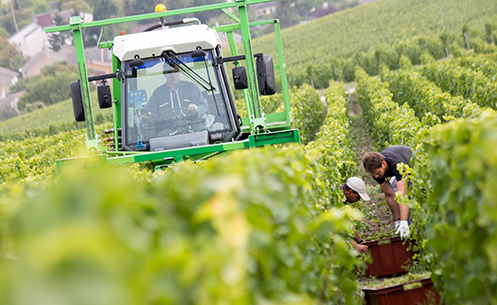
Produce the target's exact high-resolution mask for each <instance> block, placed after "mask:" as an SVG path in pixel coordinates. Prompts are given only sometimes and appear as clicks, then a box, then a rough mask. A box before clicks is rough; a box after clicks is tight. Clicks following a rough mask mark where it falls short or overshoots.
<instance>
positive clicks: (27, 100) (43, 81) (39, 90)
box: [17, 63, 78, 110]
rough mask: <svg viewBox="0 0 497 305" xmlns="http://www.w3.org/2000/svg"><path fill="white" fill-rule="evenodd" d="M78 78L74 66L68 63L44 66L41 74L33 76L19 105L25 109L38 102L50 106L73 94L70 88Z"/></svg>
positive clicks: (20, 108)
mask: <svg viewBox="0 0 497 305" xmlns="http://www.w3.org/2000/svg"><path fill="white" fill-rule="evenodd" d="M77 78H78V75H77V72H76V71H75V70H74V67H73V66H69V65H67V64H66V63H62V64H55V65H52V66H50V67H47V68H44V69H43V70H42V73H41V75H39V76H36V77H34V78H32V79H31V80H30V81H29V83H28V84H27V85H26V92H25V93H24V94H23V95H22V96H21V97H20V99H19V102H18V104H17V107H18V108H19V110H24V109H26V108H27V107H28V105H29V104H33V103H36V102H42V103H43V105H45V106H48V105H52V104H56V103H59V102H61V101H63V100H66V99H68V98H69V97H70V94H71V92H70V90H68V88H70V86H71V83H72V82H73V81H74V80H75V79H77Z"/></svg>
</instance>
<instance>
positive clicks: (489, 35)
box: [485, 23, 495, 45]
mask: <svg viewBox="0 0 497 305" xmlns="http://www.w3.org/2000/svg"><path fill="white" fill-rule="evenodd" d="M494 29H495V26H494V25H493V24H490V23H486V24H485V34H486V35H485V36H486V38H487V42H488V43H489V44H491V45H493V44H494V38H493V35H492V32H493V31H494Z"/></svg>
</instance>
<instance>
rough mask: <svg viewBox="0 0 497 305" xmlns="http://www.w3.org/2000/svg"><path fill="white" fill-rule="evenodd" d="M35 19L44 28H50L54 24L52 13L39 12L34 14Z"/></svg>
mask: <svg viewBox="0 0 497 305" xmlns="http://www.w3.org/2000/svg"><path fill="white" fill-rule="evenodd" d="M34 20H35V22H36V23H38V25H39V26H41V27H42V28H48V27H51V26H54V23H53V21H52V14H51V13H43V14H38V15H36V16H34Z"/></svg>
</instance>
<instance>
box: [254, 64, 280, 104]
mask: <svg viewBox="0 0 497 305" xmlns="http://www.w3.org/2000/svg"><path fill="white" fill-rule="evenodd" d="M256 65H257V83H258V84H259V93H260V94H261V95H273V94H275V93H276V81H275V80H274V66H273V58H272V57H271V56H269V55H262V56H257V60H256Z"/></svg>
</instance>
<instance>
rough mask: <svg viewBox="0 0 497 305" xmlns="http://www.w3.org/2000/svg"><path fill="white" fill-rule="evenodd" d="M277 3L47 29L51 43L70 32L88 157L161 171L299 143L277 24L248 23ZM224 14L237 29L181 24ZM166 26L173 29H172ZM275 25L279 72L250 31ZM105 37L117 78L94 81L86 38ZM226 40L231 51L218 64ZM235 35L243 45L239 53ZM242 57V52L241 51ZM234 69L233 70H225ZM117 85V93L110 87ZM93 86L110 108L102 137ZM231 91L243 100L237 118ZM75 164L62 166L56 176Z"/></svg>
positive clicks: (240, 3) (75, 20)
mask: <svg viewBox="0 0 497 305" xmlns="http://www.w3.org/2000/svg"><path fill="white" fill-rule="evenodd" d="M269 1H272V0H235V1H229V2H226V3H219V4H211V5H204V6H198V7H192V8H185V9H178V10H173V11H167V10H166V8H165V6H164V5H158V6H157V7H156V10H155V11H156V12H155V13H149V14H143V15H137V16H127V17H120V18H114V19H108V20H98V21H93V22H88V23H86V22H84V21H83V20H82V18H81V17H80V16H74V17H71V20H70V24H69V25H66V26H58V27H53V28H47V29H46V32H47V33H54V32H61V31H72V33H73V38H74V46H75V49H76V60H77V68H78V75H79V79H78V80H77V81H75V82H73V83H72V84H71V96H72V101H73V110H74V117H75V119H76V121H84V122H85V126H86V147H87V148H88V150H90V151H93V152H95V153H94V155H95V156H96V157H97V159H98V160H102V161H103V162H104V163H106V164H125V163H131V162H149V163H150V164H152V165H153V166H154V168H155V169H157V168H162V167H167V166H169V165H171V164H174V163H177V162H181V161H183V160H192V161H200V160H205V159H207V158H211V157H213V156H216V155H219V154H223V153H227V152H229V151H233V150H238V149H247V148H255V147H261V146H265V145H274V144H280V143H290V142H297V143H298V142H299V141H300V140H299V133H298V130H296V129H292V128H291V121H292V116H291V107H290V97H289V92H288V82H287V78H286V66H285V62H284V57H283V43H282V41H281V30H280V24H279V20H277V19H274V20H265V21H258V22H254V23H251V22H249V20H248V11H247V6H248V5H252V4H258V3H261V2H269ZM209 10H221V11H222V12H223V13H225V14H226V15H227V16H228V17H229V18H231V19H232V20H233V23H232V24H225V25H216V26H208V25H205V24H201V23H200V21H199V20H198V19H196V18H191V17H189V18H183V19H180V18H178V16H180V15H185V14H186V15H190V16H191V14H195V13H197V12H204V11H209ZM166 18H168V20H166ZM150 19H155V20H158V21H159V22H158V23H154V24H153V25H151V26H150V27H149V28H147V29H146V30H145V31H144V32H139V33H132V34H127V33H125V32H124V31H123V32H121V35H118V36H116V37H114V39H113V40H111V41H101V40H100V39H101V38H102V37H103V29H104V27H105V26H111V25H116V24H121V23H126V22H135V21H145V20H150ZM263 24H266V25H273V26H274V34H275V42H276V52H274V50H273V51H270V50H269V51H268V52H272V54H276V58H275V60H276V63H273V58H272V57H271V56H269V55H267V54H263V53H260V52H259V53H254V50H253V49H252V39H251V34H250V27H252V26H258V25H263ZM92 27H101V31H102V33H101V35H100V39H99V41H98V47H99V48H102V49H103V48H107V49H109V50H112V55H113V56H112V71H113V72H112V73H109V74H104V75H95V76H88V74H87V73H88V71H87V67H86V59H85V52H84V45H83V41H84V40H83V31H82V30H83V29H85V28H92ZM220 33H224V34H225V35H226V38H227V40H228V43H229V46H228V47H226V48H225V49H223V51H224V52H225V53H226V52H230V53H231V54H229V56H226V54H222V52H221V51H222V50H221V43H220V41H221V40H220V36H219V35H220ZM235 35H239V36H240V37H241V43H240V44H239V45H237V43H236V42H235V38H234V37H235ZM242 47H243V51H242V52H240V50H241V49H242ZM228 69H229V70H228ZM275 70H278V71H279V75H278V76H279V77H278V80H279V81H280V83H279V90H280V91H281V94H280V95H279V97H280V101H279V102H280V105H281V107H278V111H279V112H273V113H265V112H264V109H263V108H262V107H261V102H260V98H261V96H263V95H272V94H274V93H275V92H276V90H277V87H278V86H277V83H276V79H277V78H275ZM108 80H111V82H112V84H111V85H112V86H110V85H109V84H108V83H107V81H108ZM95 81H97V82H99V81H101V82H102V84H101V85H99V86H97V92H98V101H99V106H100V108H112V110H109V111H112V113H113V122H112V123H113V127H112V128H110V129H107V130H105V131H104V134H103V135H100V136H99V135H98V134H97V132H96V129H97V128H96V127H97V126H95V122H94V118H93V110H92V109H93V108H92V107H93V106H92V102H91V94H90V86H89V83H90V82H95ZM234 90H239V93H240V94H237V95H238V96H240V97H241V99H243V101H242V102H244V106H245V109H244V111H243V115H242V116H241V115H240V114H239V113H238V112H237V109H236V106H235V100H234V97H233V95H234ZM75 159H77V158H72V159H62V160H58V161H57V167H58V168H59V169H60V168H61V167H62V166H63V165H64V164H68V165H69V164H71V162H73V161H74V160H75Z"/></svg>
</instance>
